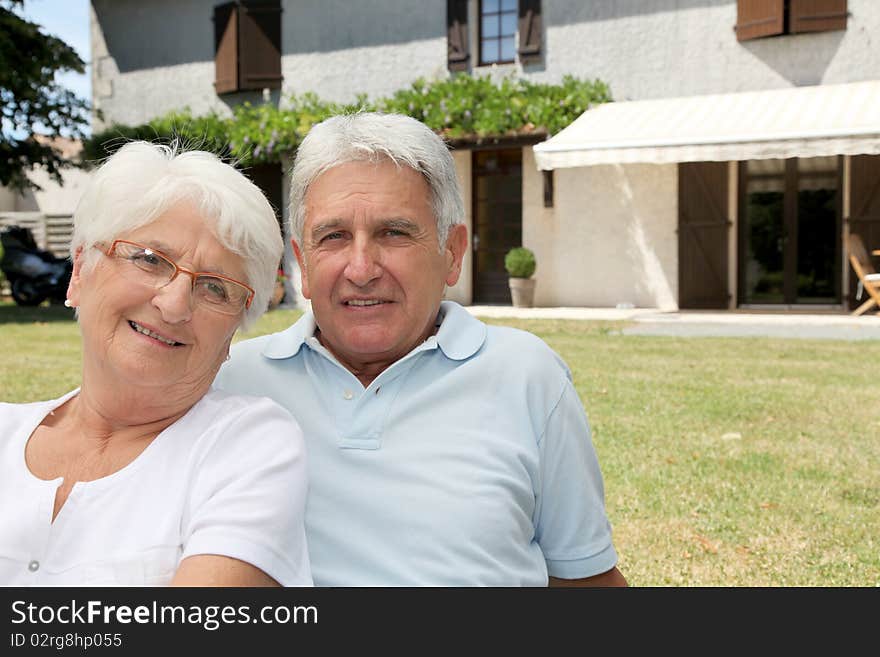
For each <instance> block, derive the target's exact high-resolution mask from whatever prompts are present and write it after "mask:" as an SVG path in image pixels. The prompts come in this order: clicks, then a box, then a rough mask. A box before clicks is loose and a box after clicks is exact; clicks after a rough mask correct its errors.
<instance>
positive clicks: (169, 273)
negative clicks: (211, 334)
mask: <svg viewBox="0 0 880 657" xmlns="http://www.w3.org/2000/svg"><path fill="white" fill-rule="evenodd" d="M114 254H115V255H116V256H117V258H119V259H121V260H123V261H125V262H126V263H128V264H130V265H131V266H129V267H126V268H125V269H124V272H125V273H126V277H127V278H129V279H134V280H137V281H138V282H140V283H142V284H144V285H150V286H152V287H155V288H160V287H163V286H165V285H167V284H168V283H170V282H171V281H172V280H174V278H175V277H176V275H177V273H178V272H181V273H186V274H188V275H190V274H189V272H186V271H185V270H182V269H179V268H178V267H177V265H176V264H175V263H174V262H172V261H171V260H169V259H168V258H167V257H165V256H163V255H162V254H161V253H157V252H155V251H153V250H152V249H150V248H148V247H143V246H139V245H135V244H129V243H127V242H116V243H115V247H114ZM192 290H193V298H194V299H195V301H196V302H197V303H201V304H202V305H204V306H207V307H209V308H212V309H214V310H217V311H219V312H226V313H231V314H234V313H237V312H239V311H240V310H241V309H242V308H244V306H245V304H246V303H247V300H248V297H249V296H250V291H249V290H248V289H247V288H245V287H244V286H242V285H239V284H238V283H235V282H234V281H230V280H226V279H224V278H219V277H217V276H211V275H209V274H199V275H197V276H196V277H195V280H194V282H193V287H192Z"/></svg>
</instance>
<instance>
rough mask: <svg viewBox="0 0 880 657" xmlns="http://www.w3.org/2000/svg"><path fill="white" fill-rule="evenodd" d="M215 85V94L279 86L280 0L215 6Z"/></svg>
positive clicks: (251, 0)
mask: <svg viewBox="0 0 880 657" xmlns="http://www.w3.org/2000/svg"><path fill="white" fill-rule="evenodd" d="M214 52H215V58H214V71H215V81H214V88H215V89H216V91H217V93H218V94H225V93H234V92H238V91H250V90H257V91H258V90H261V89H266V88H269V89H277V88H279V87H280V86H281V80H282V76H281V1H280V0H238V1H237V2H227V3H225V4H222V5H218V6H216V7H214Z"/></svg>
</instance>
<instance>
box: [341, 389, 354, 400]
mask: <svg viewBox="0 0 880 657" xmlns="http://www.w3.org/2000/svg"><path fill="white" fill-rule="evenodd" d="M342 396H343V397H344V398H345V399H353V398H354V393H353V392H352V391H351V390H346V391H345V392H343V393H342Z"/></svg>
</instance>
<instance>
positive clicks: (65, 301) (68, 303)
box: [64, 299, 73, 308]
mask: <svg viewBox="0 0 880 657" xmlns="http://www.w3.org/2000/svg"><path fill="white" fill-rule="evenodd" d="M64 307H65V308H73V304H72V303H70V299H65V300H64Z"/></svg>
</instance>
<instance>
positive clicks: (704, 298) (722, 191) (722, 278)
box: [678, 162, 731, 308]
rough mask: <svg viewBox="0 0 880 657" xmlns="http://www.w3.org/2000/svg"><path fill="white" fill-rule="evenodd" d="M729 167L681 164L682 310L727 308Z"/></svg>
mask: <svg viewBox="0 0 880 657" xmlns="http://www.w3.org/2000/svg"><path fill="white" fill-rule="evenodd" d="M727 180H728V179H727V162H683V163H681V164H679V165H678V305H679V307H680V308H727V307H728V304H729V300H730V296H729V294H728V291H727V288H728V285H727V260H728V257H727V248H728V242H727V240H728V232H729V226H730V225H731V221H730V220H729V219H728V217H727V187H728V184H727Z"/></svg>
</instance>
